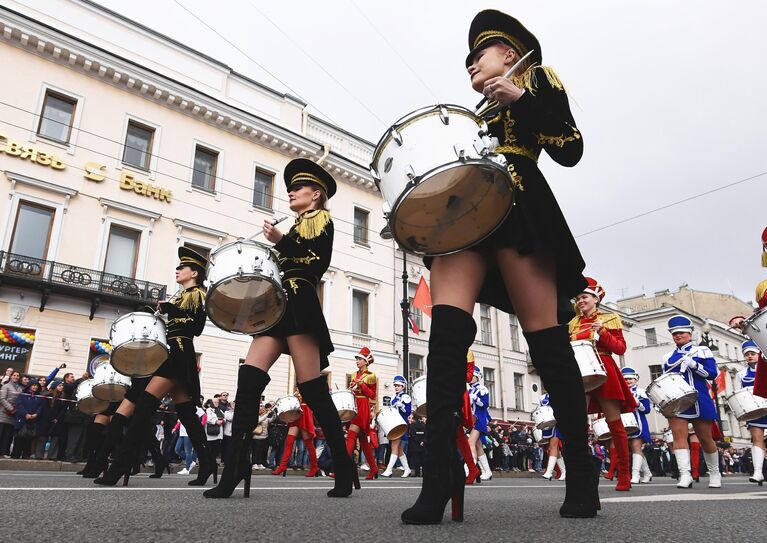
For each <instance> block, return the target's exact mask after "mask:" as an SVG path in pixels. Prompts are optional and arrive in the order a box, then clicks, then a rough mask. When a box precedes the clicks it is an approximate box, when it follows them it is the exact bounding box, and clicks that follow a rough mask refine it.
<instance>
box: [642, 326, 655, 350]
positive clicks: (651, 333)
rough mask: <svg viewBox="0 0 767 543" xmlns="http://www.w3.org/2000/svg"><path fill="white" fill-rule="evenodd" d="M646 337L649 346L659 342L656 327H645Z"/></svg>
mask: <svg viewBox="0 0 767 543" xmlns="http://www.w3.org/2000/svg"><path fill="white" fill-rule="evenodd" d="M644 337H645V341H646V342H647V346H648V347H652V346H653V345H657V344H658V335H657V334H656V333H655V328H645V331H644Z"/></svg>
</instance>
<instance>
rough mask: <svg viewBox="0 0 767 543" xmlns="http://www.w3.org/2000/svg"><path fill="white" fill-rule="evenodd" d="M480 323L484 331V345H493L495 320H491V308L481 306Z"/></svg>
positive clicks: (485, 305)
mask: <svg viewBox="0 0 767 543" xmlns="http://www.w3.org/2000/svg"><path fill="white" fill-rule="evenodd" d="M479 321H480V329H481V330H482V343H483V344H484V345H492V344H493V319H491V318H490V306H489V305H487V304H479Z"/></svg>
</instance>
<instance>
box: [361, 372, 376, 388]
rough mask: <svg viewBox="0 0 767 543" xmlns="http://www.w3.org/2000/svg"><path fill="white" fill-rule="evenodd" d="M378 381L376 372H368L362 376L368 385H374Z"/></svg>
mask: <svg viewBox="0 0 767 543" xmlns="http://www.w3.org/2000/svg"><path fill="white" fill-rule="evenodd" d="M376 381H378V378H377V377H376V374H375V373H370V372H368V373H367V374H365V377H363V378H362V382H363V383H365V384H366V385H374V384H376Z"/></svg>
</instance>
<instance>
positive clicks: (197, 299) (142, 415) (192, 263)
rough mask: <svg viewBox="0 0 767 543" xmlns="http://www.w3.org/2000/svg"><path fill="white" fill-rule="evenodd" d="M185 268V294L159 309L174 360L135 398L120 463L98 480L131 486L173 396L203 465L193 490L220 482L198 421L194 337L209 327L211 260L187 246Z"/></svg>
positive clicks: (179, 277) (180, 277) (181, 253)
mask: <svg viewBox="0 0 767 543" xmlns="http://www.w3.org/2000/svg"><path fill="white" fill-rule="evenodd" d="M178 257H179V261H180V262H179V265H178V266H177V267H176V283H178V284H179V285H180V286H182V287H183V289H184V290H182V291H180V292H179V293H178V294H176V295H174V296H173V297H172V298H171V299H170V300H169V301H167V302H163V303H158V304H157V306H158V310H159V311H160V312H161V313H164V314H167V315H168V324H167V329H166V337H167V341H168V346H169V348H170V354H169V356H168V359H167V360H166V361H165V362H164V363H163V364H162V366H160V367H159V369H158V370H157V371H156V372H155V373H154V375H153V376H152V379H151V380H150V381H149V383H148V384H147V385H146V389H145V390H144V391H143V392H141V393H140V394H139V395H138V397H137V398H135V408H134V412H133V416H132V417H131V420H130V423H129V424H128V430H127V432H126V434H125V438H124V439H123V442H122V444H121V445H120V447H119V448H118V450H117V454H116V458H115V461H114V462H113V463H112V465H111V466H110V467H109V469H108V470H107V471H106V473H105V474H104V476H103V477H99V478H98V479H96V480H95V481H94V482H95V483H97V484H100V485H109V486H113V485H115V484H116V483H117V481H118V480H119V479H120V477H122V476H125V484H127V482H128V476H129V474H130V470H131V465H132V461H133V458H134V457H135V449H136V447H137V446H139V445H140V444H141V442H142V441H143V439H144V437H145V436H146V432H148V431H149V429H148V427H149V426H150V425H151V421H152V420H153V419H154V414H155V411H157V408H158V406H159V405H160V400H161V399H162V398H164V397H165V396H166V395H167V394H170V395H171V398H172V399H173V403H174V404H175V405H176V413H177V414H178V418H179V420H180V421H181V424H183V425H184V428H186V430H187V433H188V434H189V438H190V440H191V441H192V445H193V446H194V449H195V452H196V453H197V458H198V462H199V466H200V467H199V471H198V473H197V478H196V479H194V480H192V481H189V485H190V486H202V485H204V484H205V483H206V482H207V481H208V478H209V477H210V476H211V474H212V475H213V480H214V481H216V480H217V473H216V472H217V465H216V459H215V458H213V456H212V455H211V454H210V453H209V452H208V448H207V442H208V441H207V438H206V436H205V430H204V429H203V428H202V424H200V420H199V419H198V418H197V406H198V405H199V402H200V375H199V372H198V370H197V355H196V353H195V350H194V343H193V341H192V340H193V338H194V337H195V336H199V335H200V334H201V333H202V330H203V328H205V290H204V289H203V287H202V286H201V285H202V282H203V280H204V279H205V268H206V266H207V263H208V261H207V260H206V259H205V257H203V256H202V255H199V254H197V253H196V252H195V251H192V250H191V249H187V248H186V247H179V249H178Z"/></svg>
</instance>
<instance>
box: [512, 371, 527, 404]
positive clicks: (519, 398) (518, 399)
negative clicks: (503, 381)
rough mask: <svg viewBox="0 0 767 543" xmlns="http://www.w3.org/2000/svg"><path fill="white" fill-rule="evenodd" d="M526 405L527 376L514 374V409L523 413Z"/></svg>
mask: <svg viewBox="0 0 767 543" xmlns="http://www.w3.org/2000/svg"><path fill="white" fill-rule="evenodd" d="M524 404H525V376H524V375H522V374H521V373H515V374H514V409H516V410H517V411H522V410H523V409H524Z"/></svg>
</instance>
